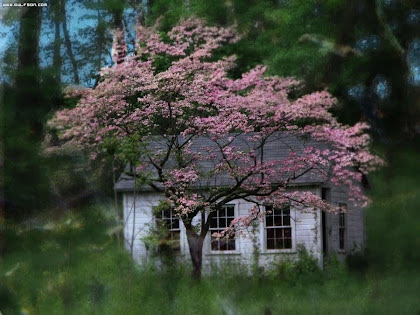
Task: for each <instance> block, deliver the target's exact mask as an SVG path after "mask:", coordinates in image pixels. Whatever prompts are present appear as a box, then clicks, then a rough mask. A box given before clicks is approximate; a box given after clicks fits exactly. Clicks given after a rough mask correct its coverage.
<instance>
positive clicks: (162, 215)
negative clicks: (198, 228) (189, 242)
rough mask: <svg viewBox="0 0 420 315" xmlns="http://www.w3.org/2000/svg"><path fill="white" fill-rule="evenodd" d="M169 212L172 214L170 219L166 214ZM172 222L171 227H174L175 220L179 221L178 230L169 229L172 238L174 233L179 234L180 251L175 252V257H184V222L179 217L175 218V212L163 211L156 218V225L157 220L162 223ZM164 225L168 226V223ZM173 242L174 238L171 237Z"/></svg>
mask: <svg viewBox="0 0 420 315" xmlns="http://www.w3.org/2000/svg"><path fill="white" fill-rule="evenodd" d="M167 211H169V213H170V216H169V217H168V216H166V215H165V212H167ZM168 219H169V220H170V225H171V226H172V224H173V223H172V222H173V221H175V220H178V228H172V227H171V228H168V233H169V235H170V236H172V233H173V232H178V233H179V249H176V250H174V252H173V253H174V254H175V255H182V254H183V246H182V244H183V240H182V234H183V228H182V220H181V219H180V218H178V217H177V216H175V215H174V214H173V211H172V210H161V212H160V213H159V215H158V216H155V224H156V225H157V223H158V222H157V220H160V221H162V222H166V221H167V220H168ZM164 224H166V223H164ZM171 240H173V239H172V237H171Z"/></svg>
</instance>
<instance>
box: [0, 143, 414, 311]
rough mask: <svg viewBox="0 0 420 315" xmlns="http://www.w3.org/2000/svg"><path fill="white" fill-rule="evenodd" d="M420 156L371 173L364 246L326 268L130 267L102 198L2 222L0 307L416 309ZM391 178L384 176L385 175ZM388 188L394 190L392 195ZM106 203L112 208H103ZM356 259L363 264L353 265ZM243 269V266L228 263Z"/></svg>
mask: <svg viewBox="0 0 420 315" xmlns="http://www.w3.org/2000/svg"><path fill="white" fill-rule="evenodd" d="M419 157H420V155H419V154H417V153H415V152H412V151H411V152H408V153H406V154H404V155H401V157H400V158H401V159H402V161H399V162H398V163H397V165H400V166H399V167H396V168H395V169H394V170H393V171H394V174H395V175H394V176H393V178H392V179H391V180H390V181H389V179H386V178H387V177H386V174H385V172H383V173H379V174H377V175H376V177H374V178H373V187H374V190H373V192H372V197H373V199H374V202H373V205H372V206H371V207H370V208H369V209H368V210H367V228H368V251H367V255H366V256H360V257H352V258H350V259H349V266H350V267H348V266H346V265H344V264H341V263H338V262H337V261H336V260H334V258H332V259H331V260H330V261H329V262H328V263H327V265H326V266H325V268H324V269H323V270H321V269H319V268H318V267H317V264H316V263H314V261H313V260H312V258H311V257H310V255H308V254H307V253H306V254H305V253H302V255H301V258H302V260H301V261H299V262H297V263H293V262H287V261H284V262H282V263H279V264H278V265H277V266H275V268H274V269H273V270H271V271H270V272H265V273H262V272H260V273H258V274H254V275H249V273H247V272H241V271H236V272H233V271H232V269H229V270H227V269H226V270H214V271H213V272H212V273H211V274H207V275H205V276H204V277H203V279H202V281H201V282H200V283H197V282H194V281H193V280H191V279H190V276H189V274H190V273H189V270H188V268H189V267H188V266H187V267H185V266H184V267H180V266H168V267H165V268H163V269H162V270H160V271H159V270H156V268H154V267H153V266H142V267H140V266H138V265H133V264H132V262H131V260H130V257H129V254H128V253H127V252H126V251H125V250H123V249H120V248H118V245H117V242H116V240H115V239H113V238H112V237H111V236H109V235H108V234H107V230H109V228H111V227H112V220H110V219H109V216H108V215H106V213H107V212H108V210H107V209H106V207H103V206H91V207H89V208H87V209H83V211H78V212H77V213H71V212H69V213H66V214H65V215H62V216H61V217H60V218H59V219H56V220H54V221H51V220H49V219H48V217H39V218H34V219H32V220H31V221H30V222H27V224H24V225H22V224H20V225H12V224H9V225H8V226H6V230H5V231H6V233H5V235H6V238H7V239H6V242H5V243H6V244H7V248H6V252H5V257H4V258H3V260H1V261H0V311H1V312H2V313H3V314H5V315H7V314H314V313H315V314H360V313H366V314H379V313H384V314H415V313H418V312H419V310H420V303H419V298H418V292H420V276H419V272H418V266H417V262H418V261H419V260H418V259H419V251H418V245H419V235H420V233H419V232H420V231H419V230H418V228H419V227H418V222H419V220H418V218H419V214H418V209H419V208H418V207H419V205H420V199H419V198H420V197H419V194H418V192H419V188H420V183H419V181H418V180H417V174H420V172H418V171H420V168H419V163H418V162H417V161H418V158H419ZM386 180H388V182H387V181H386ZM390 187H391V191H392V194H389V193H388V192H387V191H389V189H390ZM109 211H111V210H109ZM361 265H363V266H365V267H363V268H360V266H361ZM234 269H235V270H244V268H234Z"/></svg>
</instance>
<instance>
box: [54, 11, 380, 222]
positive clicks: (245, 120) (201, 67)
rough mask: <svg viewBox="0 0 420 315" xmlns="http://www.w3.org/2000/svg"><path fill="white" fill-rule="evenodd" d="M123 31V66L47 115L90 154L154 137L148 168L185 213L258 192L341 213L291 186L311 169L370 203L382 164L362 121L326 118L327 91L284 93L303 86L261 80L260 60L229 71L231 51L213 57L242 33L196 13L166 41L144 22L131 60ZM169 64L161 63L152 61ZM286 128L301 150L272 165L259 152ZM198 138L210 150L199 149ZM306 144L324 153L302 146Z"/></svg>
mask: <svg viewBox="0 0 420 315" xmlns="http://www.w3.org/2000/svg"><path fill="white" fill-rule="evenodd" d="M123 37H124V34H123V33H121V31H118V30H117V31H116V32H115V40H114V46H115V47H114V48H115V54H114V61H115V63H116V65H115V66H113V67H111V68H106V69H103V70H102V71H101V77H102V79H101V81H100V82H99V84H98V85H97V87H96V88H95V89H92V90H83V92H82V93H79V94H77V93H75V92H71V93H69V95H70V96H76V94H77V95H78V96H81V99H80V101H79V103H78V105H77V106H76V107H75V108H73V109H64V110H61V111H59V112H57V113H56V115H55V116H54V118H53V119H51V120H50V121H49V126H50V127H51V128H52V129H55V130H56V132H57V134H58V136H59V138H60V139H61V141H63V142H66V143H67V144H68V143H71V144H73V145H74V146H76V147H80V148H84V149H85V150H88V151H89V152H91V157H92V158H95V157H96V156H97V155H98V154H101V153H102V152H103V146H104V145H105V144H106V143H107V141H109V139H114V140H115V143H117V144H120V143H122V142H123V141H122V140H124V139H126V138H128V137H133V136H136V139H142V141H143V142H144V143H143V147H147V143H148V142H149V143H152V142H156V141H157V142H159V143H160V144H161V147H160V149H156V150H149V152H147V153H146V156H147V158H145V159H144V161H143V162H142V163H143V164H144V165H143V166H142V167H143V168H145V169H154V170H155V174H156V176H155V177H154V178H153V181H154V182H159V183H160V184H161V186H163V187H164V188H163V191H162V192H164V193H165V194H166V195H167V196H170V198H171V201H172V203H173V205H174V207H175V209H176V211H177V213H179V214H180V215H181V216H182V215H183V216H191V215H195V214H196V213H198V211H204V210H205V209H209V208H212V207H213V208H214V206H215V205H220V204H224V203H226V202H229V201H231V200H234V199H239V198H251V197H252V198H255V199H254V200H256V201H258V203H261V204H262V203H265V202H270V203H272V204H282V203H284V202H286V201H288V202H290V201H293V202H294V203H296V204H302V205H304V206H305V207H313V208H321V209H323V210H326V211H336V209H335V208H333V207H331V205H329V204H327V203H325V202H324V201H322V200H320V199H319V197H317V196H315V195H314V194H312V193H290V192H288V190H287V188H288V187H289V186H290V184H291V183H293V181H295V180H298V179H299V178H300V177H302V176H305V174H308V173H311V172H312V173H313V172H316V173H317V174H318V176H320V177H322V178H323V179H324V180H325V181H330V182H331V183H332V184H334V185H337V186H340V187H345V191H346V192H347V194H348V196H349V198H350V200H352V201H354V202H355V203H359V204H361V205H366V203H367V202H368V198H367V197H366V196H365V194H364V193H363V190H362V189H361V180H362V175H361V172H363V173H365V174H367V173H369V172H371V171H374V170H375V169H377V168H378V167H380V166H381V165H383V161H382V160H381V159H380V158H379V157H378V156H376V155H374V154H372V153H371V152H370V138H369V136H368V134H367V133H366V131H367V128H368V126H367V125H366V124H362V123H359V124H356V125H354V126H346V125H342V124H340V123H339V122H337V120H336V119H335V117H334V116H333V115H331V113H330V112H329V110H330V109H331V107H332V106H333V105H334V104H335V102H336V100H335V98H334V97H333V96H331V95H330V94H329V93H328V92H327V91H318V92H314V93H310V94H307V95H303V96H301V97H299V98H297V99H293V100H292V99H289V97H288V95H289V92H290V91H291V89H294V88H296V87H299V86H300V84H301V83H300V82H299V81H298V80H295V79H293V78H280V77H276V76H266V75H265V74H264V73H265V67H263V66H257V67H255V68H254V69H251V70H250V71H249V72H247V73H244V74H243V75H242V77H241V78H238V79H232V78H230V77H229V76H228V70H230V69H231V68H232V67H233V66H234V65H235V57H234V56H232V57H225V58H222V59H221V60H218V61H210V59H209V58H208V57H211V56H212V53H213V52H214V51H215V49H217V48H219V47H220V46H222V45H224V44H228V43H232V42H235V41H237V40H238V36H237V34H236V33H235V31H234V30H233V29H227V28H220V27H210V26H205V24H204V23H203V21H201V20H197V19H189V20H186V21H184V22H182V23H181V24H180V25H178V26H176V27H174V28H173V29H172V30H171V31H170V32H169V33H168V34H167V39H166V40H163V39H162V38H161V36H160V35H159V34H158V33H157V32H156V28H153V27H152V28H146V27H141V28H139V30H138V33H137V38H138V42H137V46H136V47H137V48H136V49H137V53H136V54H135V55H133V56H126V53H125V48H124V47H125V43H124V40H123ZM162 60H166V61H167V66H166V67H162V66H157V64H161V63H162V62H161V61H162ZM158 61H159V62H158ZM279 133H280V134H281V133H284V134H293V135H294V136H296V137H297V138H299V137H300V138H301V139H302V141H301V142H302V143H301V147H302V148H303V149H301V150H294V149H293V147H291V148H290V152H288V153H287V156H286V157H284V156H283V157H279V158H278V159H274V160H273V159H271V160H268V159H266V158H264V152H265V151H267V150H269V146H270V143H271V142H272V141H273V139H274V138H275V135H276V134H279ZM241 135H243V136H246V137H247V142H248V147H247V149H244V148H243V147H238V146H237V145H235V139H238V138H239V137H240V136H241ZM198 137H204V138H206V139H208V141H210V142H211V145H209V146H208V147H207V148H201V149H200V150H198V151H199V152H198V151H197V150H195V151H194V150H192V149H191V148H192V147H193V146H194V144H195V140H196V139H197V138H198ZM180 139H182V141H181V140H180ZM304 139H312V140H314V141H318V142H319V143H323V144H325V149H319V148H315V147H313V146H311V145H309V146H308V145H305V140H304ZM280 141H281V140H280ZM139 145H140V144H139ZM203 165H206V167H203ZM226 178H227V179H228V180H227V181H226ZM222 182H223V183H224V185H220V183H222ZM226 183H228V184H226ZM256 209H257V208H256ZM256 217H258V215H257V213H252V214H251V215H250V216H249V217H247V218H238V219H237V220H235V222H234V225H235V224H242V225H249V224H250V222H251V221H252V220H254V219H255V218H256Z"/></svg>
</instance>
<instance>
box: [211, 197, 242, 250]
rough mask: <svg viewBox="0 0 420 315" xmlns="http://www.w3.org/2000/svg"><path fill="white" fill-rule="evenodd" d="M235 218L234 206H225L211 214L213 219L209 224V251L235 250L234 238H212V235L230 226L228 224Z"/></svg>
mask: <svg viewBox="0 0 420 315" xmlns="http://www.w3.org/2000/svg"><path fill="white" fill-rule="evenodd" d="M234 218H235V206H234V205H226V206H223V208H222V209H220V210H218V211H216V212H215V213H214V214H213V218H212V219H211V222H210V233H211V250H215V251H224V250H235V249H236V241H235V236H234V235H232V236H229V237H227V238H220V239H217V238H215V237H213V233H220V232H222V231H223V230H224V229H225V228H227V227H228V226H229V225H230V222H232V220H233V219H234Z"/></svg>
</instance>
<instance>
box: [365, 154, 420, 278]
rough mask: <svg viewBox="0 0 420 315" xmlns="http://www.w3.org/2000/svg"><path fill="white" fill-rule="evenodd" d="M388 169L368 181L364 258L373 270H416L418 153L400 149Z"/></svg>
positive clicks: (419, 199) (419, 229)
mask: <svg viewBox="0 0 420 315" xmlns="http://www.w3.org/2000/svg"><path fill="white" fill-rule="evenodd" d="M390 157H391V160H389V161H388V163H389V165H388V168H387V169H385V170H384V171H382V172H380V173H378V174H376V176H374V177H373V178H372V187H373V190H372V198H373V200H374V202H373V203H372V205H371V206H370V207H369V208H368V209H367V210H366V225H367V246H368V247H367V255H368V259H369V261H370V262H371V263H372V264H374V265H375V268H381V269H386V270H390V269H392V270H400V269H407V268H409V269H412V268H418V261H420V251H419V250H418V249H419V244H420V243H419V235H420V226H419V224H418V222H420V213H419V211H418V209H419V205H420V182H419V181H418V176H417V174H419V172H420V164H419V163H418V161H419V159H420V153H419V151H418V150H413V149H412V148H407V147H400V148H399V149H398V151H395V152H393V154H392V155H391V156H390Z"/></svg>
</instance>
